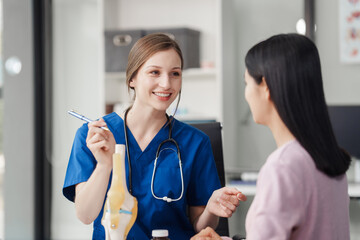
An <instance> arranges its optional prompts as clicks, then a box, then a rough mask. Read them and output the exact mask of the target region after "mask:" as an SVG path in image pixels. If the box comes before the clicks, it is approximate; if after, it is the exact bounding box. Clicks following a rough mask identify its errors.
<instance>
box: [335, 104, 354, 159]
mask: <svg viewBox="0 0 360 240" xmlns="http://www.w3.org/2000/svg"><path fill="white" fill-rule="evenodd" d="M328 109H329V115H330V120H331V123H332V126H333V129H334V134H335V137H336V139H337V141H338V144H339V145H340V147H342V148H344V149H345V150H346V151H347V152H348V153H349V154H350V155H351V156H353V157H355V158H357V159H360V105H359V106H337V105H334V106H328Z"/></svg>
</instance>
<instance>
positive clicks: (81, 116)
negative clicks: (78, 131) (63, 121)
mask: <svg viewBox="0 0 360 240" xmlns="http://www.w3.org/2000/svg"><path fill="white" fill-rule="evenodd" d="M68 113H69V114H70V115H72V116H74V117H76V118H78V119H80V120H83V121H85V122H88V123H91V122H93V120H90V119H88V118H87V117H85V116H83V115H81V114H79V113H77V112H75V111H74V110H70V111H68ZM100 128H102V129H104V130H106V131H110V130H109V129H108V128H107V127H100Z"/></svg>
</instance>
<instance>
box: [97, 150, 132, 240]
mask: <svg viewBox="0 0 360 240" xmlns="http://www.w3.org/2000/svg"><path fill="white" fill-rule="evenodd" d="M137 210H138V209H137V200H136V198H135V197H133V196H132V195H131V194H130V193H129V192H128V189H127V186H126V174H125V145H123V144H116V146H115V153H114V155H113V173H112V180H111V186H110V189H109V191H108V193H107V198H106V201H105V207H104V215H103V218H102V221H101V223H102V225H103V226H104V228H105V235H106V240H122V239H126V236H127V234H128V233H129V231H130V229H131V227H132V226H133V225H134V223H135V220H136V216H137Z"/></svg>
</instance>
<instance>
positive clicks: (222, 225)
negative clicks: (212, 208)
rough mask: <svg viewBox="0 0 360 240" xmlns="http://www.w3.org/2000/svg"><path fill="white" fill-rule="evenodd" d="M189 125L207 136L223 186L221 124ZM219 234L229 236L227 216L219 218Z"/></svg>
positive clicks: (217, 230)
mask: <svg viewBox="0 0 360 240" xmlns="http://www.w3.org/2000/svg"><path fill="white" fill-rule="evenodd" d="M190 125H191V126H193V127H195V128H197V129H199V130H201V131H202V132H204V133H205V134H206V135H208V136H209V138H210V142H211V147H212V151H213V155H214V159H215V164H216V169H217V172H218V175H219V179H220V183H221V186H222V187H224V186H225V170H224V157H223V148H222V136H221V129H222V127H221V124H220V123H219V122H209V123H190ZM215 231H216V232H217V233H218V234H219V235H220V236H229V223H228V219H227V218H220V220H219V225H218V227H217V228H216V230H215Z"/></svg>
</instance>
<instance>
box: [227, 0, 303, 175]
mask: <svg viewBox="0 0 360 240" xmlns="http://www.w3.org/2000/svg"><path fill="white" fill-rule="evenodd" d="M234 3H235V4H234V9H235V17H234V21H235V22H236V24H235V29H234V31H236V33H237V35H236V42H237V45H236V49H235V50H234V51H236V56H237V59H236V62H237V68H236V69H237V76H236V77H237V78H236V79H234V80H233V81H236V82H237V91H238V105H237V106H236V107H237V108H239V110H238V116H237V118H238V122H237V123H238V125H237V127H238V128H237V133H238V142H235V143H232V145H231V148H235V149H237V156H238V158H237V159H234V160H233V162H232V164H231V165H230V166H227V167H228V168H230V167H231V169H234V168H238V169H240V170H244V169H245V170H246V169H255V170H258V169H260V167H261V165H262V164H263V163H264V161H265V159H266V158H267V156H268V155H269V154H270V153H271V152H272V151H273V150H274V149H275V148H276V146H275V142H274V140H273V138H272V135H271V132H270V130H268V128H266V127H264V126H261V125H258V124H255V123H254V122H253V119H252V116H251V113H250V110H249V107H248V104H247V103H246V101H245V97H244V89H245V84H244V73H245V66H244V59H245V55H246V52H247V51H248V50H249V49H250V47H252V46H253V45H254V44H255V43H257V42H259V41H261V40H265V39H266V38H268V37H270V36H271V35H274V34H278V33H289V32H295V31H296V29H295V25H296V22H297V21H298V20H299V19H300V18H302V17H303V15H304V13H303V12H304V11H303V8H304V7H303V6H304V5H303V0H297V1H287V0H272V1H267V0H257V1H247V0H238V1H234ZM234 111H235V110H234Z"/></svg>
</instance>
